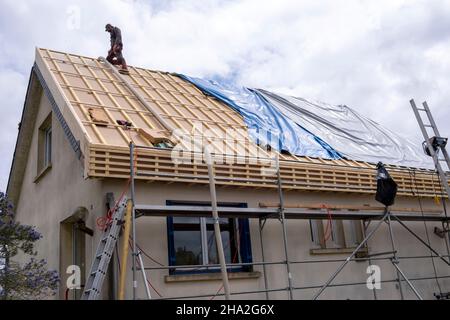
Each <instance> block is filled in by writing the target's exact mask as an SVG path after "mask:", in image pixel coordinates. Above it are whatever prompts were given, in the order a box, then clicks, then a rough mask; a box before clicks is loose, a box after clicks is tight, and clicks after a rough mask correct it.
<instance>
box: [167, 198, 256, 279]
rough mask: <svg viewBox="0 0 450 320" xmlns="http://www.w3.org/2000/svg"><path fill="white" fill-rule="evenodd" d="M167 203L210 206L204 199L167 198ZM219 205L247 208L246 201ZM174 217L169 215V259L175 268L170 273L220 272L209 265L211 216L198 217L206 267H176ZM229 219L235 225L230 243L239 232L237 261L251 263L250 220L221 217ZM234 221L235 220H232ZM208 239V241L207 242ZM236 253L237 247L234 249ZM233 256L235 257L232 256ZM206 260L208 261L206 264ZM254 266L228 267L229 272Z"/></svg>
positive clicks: (247, 270) (247, 269) (249, 268)
mask: <svg viewBox="0 0 450 320" xmlns="http://www.w3.org/2000/svg"><path fill="white" fill-rule="evenodd" d="M166 205H168V206H175V205H178V206H180V205H187V206H210V205H211V203H210V202H204V201H198V202H197V201H175V200H167V201H166ZM217 205H218V206H219V207H235V208H247V207H248V206H247V204H246V203H218V204H217ZM173 218H174V217H173V216H168V217H167V240H168V249H169V250H168V259H169V266H173V267H174V268H170V269H169V274H170V275H180V274H204V273H219V272H220V267H208V265H210V264H209V256H208V252H207V247H208V245H207V240H208V238H207V230H206V229H207V226H206V224H207V219H208V218H209V217H196V218H199V224H200V232H201V238H202V240H201V246H202V263H201V264H203V265H204V267H201V268H192V269H186V268H182V269H177V268H176V251H175V238H174V233H175V232H176V230H175V228H174V224H176V223H174V219H173ZM221 219H228V223H230V224H231V227H233V229H234V230H233V233H232V234H230V243H231V242H234V241H235V237H236V235H237V234H239V253H238V254H237V257H238V259H237V260H238V261H237V262H236V263H251V262H253V259H252V251H251V239H250V226H249V220H248V219H247V218H221ZM231 221H233V222H231ZM205 240H206V242H205ZM234 250H235V251H234V252H231V255H232V256H233V253H234V254H236V250H237V248H235V249H234ZM232 258H233V257H232ZM205 262H208V263H207V264H205ZM252 269H253V268H252V266H233V267H227V270H228V272H250V271H252Z"/></svg>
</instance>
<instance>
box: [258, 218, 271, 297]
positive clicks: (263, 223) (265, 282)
mask: <svg viewBox="0 0 450 320" xmlns="http://www.w3.org/2000/svg"><path fill="white" fill-rule="evenodd" d="M258 221H259V242H260V245H261V260H262V261H263V262H265V261H266V258H265V255H264V241H263V236H262V232H263V229H264V225H265V223H266V221H267V220H264V222H263V221H262V219H261V218H260V219H258ZM262 268H263V276H264V290H265V291H266V292H265V293H266V300H269V292H268V291H267V289H268V288H269V285H268V281H267V268H266V264H263V265H262Z"/></svg>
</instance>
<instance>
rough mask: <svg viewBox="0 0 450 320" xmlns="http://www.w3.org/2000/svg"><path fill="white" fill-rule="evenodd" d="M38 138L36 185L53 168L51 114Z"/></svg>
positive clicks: (40, 127) (42, 126)
mask: <svg viewBox="0 0 450 320" xmlns="http://www.w3.org/2000/svg"><path fill="white" fill-rule="evenodd" d="M37 136H38V137H37V158H36V159H37V161H36V171H37V172H36V178H35V179H34V182H35V183H37V182H38V181H39V180H40V179H41V177H43V176H44V175H45V174H46V173H47V171H48V170H49V169H50V168H51V167H52V153H53V126H52V113H51V112H50V113H49V115H48V116H47V117H46V118H45V120H44V121H42V123H41V125H40V126H39V129H38V134H37Z"/></svg>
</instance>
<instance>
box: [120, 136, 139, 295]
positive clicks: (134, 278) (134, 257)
mask: <svg viewBox="0 0 450 320" xmlns="http://www.w3.org/2000/svg"><path fill="white" fill-rule="evenodd" d="M134 171H135V168H134V143H133V142H130V179H131V181H130V183H131V202H132V211H131V219H132V223H131V225H132V232H131V233H132V238H133V243H132V245H133V252H132V256H133V259H132V260H133V300H136V289H137V281H136V210H135V207H136V202H135V193H134V174H135V172H134ZM125 241H128V239H125ZM123 267H124V268H125V267H126V266H123Z"/></svg>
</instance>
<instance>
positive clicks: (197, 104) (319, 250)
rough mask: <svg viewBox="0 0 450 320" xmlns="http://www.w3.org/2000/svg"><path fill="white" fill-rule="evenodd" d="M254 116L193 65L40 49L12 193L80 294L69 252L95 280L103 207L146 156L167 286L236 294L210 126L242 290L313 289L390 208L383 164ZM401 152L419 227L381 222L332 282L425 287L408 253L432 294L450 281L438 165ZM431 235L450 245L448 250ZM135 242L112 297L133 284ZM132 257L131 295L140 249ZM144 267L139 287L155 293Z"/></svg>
mask: <svg viewBox="0 0 450 320" xmlns="http://www.w3.org/2000/svg"><path fill="white" fill-rule="evenodd" d="M124 79H125V80H124ZM130 88H131V89H130ZM146 104H149V105H151V107H152V110H149V109H148V108H147V107H146ZM164 123H166V124H168V126H170V127H172V128H176V129H178V132H170V130H168V128H167V127H166V126H165V125H164ZM247 129H248V128H247V125H246V123H245V121H244V117H243V116H242V115H241V114H239V113H238V112H237V111H236V110H235V109H233V108H231V107H230V105H227V104H226V103H224V102H223V101H221V100H220V99H218V98H217V97H215V96H213V95H207V94H205V93H204V91H202V90H200V89H199V87H198V86H196V85H194V83H193V82H191V81H188V80H187V79H186V78H183V77H180V76H177V75H174V74H170V73H165V72H159V71H152V70H145V69H142V68H137V67H131V68H130V75H129V76H123V78H119V77H118V76H117V75H116V74H115V73H114V72H112V71H111V69H110V68H109V66H107V65H106V64H105V63H103V62H101V61H98V60H97V59H94V58H89V57H83V56H79V55H74V54H69V53H63V52H57V51H52V50H47V49H40V48H39V49H36V60H35V64H34V66H33V68H32V71H31V74H30V81H29V85H28V91H27V95H26V98H25V103H24V109H23V114H22V119H21V123H20V130H19V134H18V139H17V144H16V149H15V153H14V160H13V165H12V168H11V173H10V178H9V182H8V189H7V193H8V195H9V197H10V199H11V200H12V202H13V203H14V206H15V208H16V212H17V219H18V220H20V221H21V222H23V223H26V224H31V225H35V226H36V227H37V228H38V230H39V231H40V232H42V234H43V239H42V240H40V242H39V244H38V248H37V250H38V252H39V255H40V256H41V257H43V258H46V259H47V260H48V263H49V265H50V267H51V268H55V269H57V270H59V272H60V274H61V278H62V282H61V288H60V293H59V296H58V298H60V299H64V298H68V299H77V298H79V297H80V294H81V291H82V290H81V289H80V290H71V291H67V287H66V279H67V278H68V276H69V275H70V273H67V268H68V267H69V266H71V265H77V266H79V267H80V269H81V274H82V279H81V283H82V284H83V283H84V282H85V281H86V277H87V276H88V273H89V267H90V265H91V263H92V259H93V255H94V253H95V250H96V247H97V245H98V243H99V241H100V238H101V236H102V234H103V231H102V228H101V227H102V222H103V221H104V220H102V217H104V216H105V215H106V213H107V211H108V208H109V207H111V206H112V205H113V204H114V202H116V201H117V200H118V199H121V198H122V197H121V195H124V196H125V197H130V196H131V195H130V193H129V188H130V172H131V168H133V169H134V170H135V176H134V179H133V180H134V181H133V187H134V193H135V204H136V206H138V204H139V206H140V210H138V208H137V210H136V214H137V218H136V229H135V232H136V239H135V240H136V242H137V244H138V246H139V248H140V251H141V253H142V255H141V257H142V259H143V261H144V265H145V274H146V276H147V277H148V280H149V282H150V284H151V294H152V297H153V298H170V297H172V298H177V297H178V298H182V297H191V296H195V297H198V298H204V299H209V298H216V299H222V298H223V291H222V278H221V274H220V272H218V271H219V268H218V267H217V264H218V263H219V260H218V254H217V249H216V246H215V240H214V236H213V220H212V218H211V209H210V206H211V196H210V190H209V178H208V170H207V166H206V164H205V163H204V161H203V159H202V150H201V149H200V150H198V149H196V144H195V143H192V140H195V139H200V141H201V142H207V143H208V144H209V145H210V148H211V149H210V150H211V151H212V153H213V154H214V155H215V160H216V162H215V163H214V165H213V166H214V170H215V187H216V191H217V202H218V206H219V214H220V220H219V221H220V227H221V233H222V239H223V250H224V253H225V258H226V261H227V263H232V264H235V266H231V267H230V269H229V270H228V271H229V272H228V275H229V278H230V287H231V292H232V293H234V294H233V295H232V298H236V299H237V298H241V299H265V298H270V299H287V298H289V297H290V294H292V296H293V298H294V299H311V298H312V297H313V296H314V294H315V293H316V292H317V291H318V290H319V288H320V287H321V286H322V285H323V284H324V283H325V282H326V280H328V278H329V277H330V276H331V275H332V274H333V272H334V271H335V270H336V269H337V268H338V266H339V264H340V263H342V262H343V261H345V259H346V258H347V256H349V255H350V254H351V253H352V252H353V251H354V249H355V248H356V247H357V246H358V244H359V243H361V241H362V239H363V238H364V236H365V235H366V234H367V233H368V232H370V230H372V228H373V226H374V225H375V224H377V223H378V221H379V220H380V218H381V217H382V216H383V212H384V211H383V210H384V208H383V206H381V205H380V204H379V203H378V202H376V201H375V199H374V198H375V197H374V195H375V192H376V186H377V182H376V180H375V174H376V169H375V164H374V163H370V162H365V161H361V160H353V159H348V158H334V159H327V158H324V157H311V156H296V155H295V154H291V153H287V152H280V153H278V152H277V151H276V148H271V147H270V146H267V145H266V144H265V143H263V144H256V143H255V142H254V141H255V140H254V139H252V138H251V137H250V135H249V133H248V130H247ZM229 130H231V131H232V132H233V137H232V138H233V139H230V138H229V137H228V136H227V134H228V132H229ZM175 131H177V130H175ZM186 136H187V139H186ZM130 142H132V145H133V146H134V149H133V151H132V152H130ZM223 149H225V150H227V152H224V153H222V154H221V153H220V151H221V150H223ZM183 150H187V151H185V152H183ZM130 155H132V156H133V159H132V160H131V161H130ZM217 155H218V156H217ZM216 156H217V157H216ZM274 159H278V160H274ZM130 162H131V164H130ZM278 168H279V170H278ZM387 168H388V170H389V172H390V174H391V175H392V177H393V178H394V180H395V181H396V182H397V184H398V192H397V198H396V202H395V205H394V206H393V207H392V208H391V212H392V213H393V214H395V215H396V216H397V217H399V218H400V219H401V221H404V222H403V223H404V224H405V225H406V226H407V227H408V229H409V230H410V231H411V232H410V231H408V229H406V228H405V227H404V226H403V225H401V224H400V223H398V222H397V221H396V220H395V221H392V222H391V224H390V226H392V229H391V231H392V233H393V239H394V241H393V242H392V241H391V238H390V229H389V225H388V224H384V223H383V224H381V225H380V227H379V229H378V230H377V232H376V233H374V234H373V237H372V238H371V239H370V241H369V242H368V245H364V246H362V247H361V248H360V250H358V252H357V255H356V257H357V259H356V260H353V261H351V262H349V263H348V265H347V266H346V267H345V268H344V269H343V270H342V272H341V273H339V275H338V277H337V278H336V279H334V281H333V282H332V283H331V285H330V286H329V287H327V288H326V290H325V291H324V292H323V294H322V295H321V296H320V298H323V299H373V298H374V297H375V296H376V297H377V298H378V299H400V298H402V297H403V298H405V299H414V298H416V295H415V293H414V291H413V290H412V288H411V287H410V286H409V285H408V283H407V282H406V281H405V279H404V278H403V277H402V276H401V274H400V273H399V272H398V270H397V269H396V267H395V266H398V267H400V268H401V269H400V270H402V272H403V274H404V275H405V276H406V277H407V278H408V279H409V280H410V281H411V283H412V284H413V285H414V288H416V290H417V291H418V292H419V293H420V295H421V296H422V297H423V298H426V299H433V298H434V296H433V294H435V293H439V290H441V291H443V292H448V291H450V280H449V277H450V276H449V273H448V272H449V270H448V264H447V262H446V260H448V255H449V252H448V236H446V235H444V236H442V235H441V234H439V232H437V233H435V228H437V230H442V228H443V226H444V222H445V221H446V217H445V212H444V209H443V206H442V204H443V201H446V200H445V197H443V196H442V188H441V187H440V185H439V181H438V179H437V177H436V176H435V175H433V173H432V171H430V170H427V169H418V168H413V167H407V166H401V165H389V166H387ZM278 173H280V178H281V179H278ZM280 191H281V193H280ZM280 200H281V201H280ZM280 205H282V209H283V213H284V214H285V216H284V217H282V219H278V218H280V215H279V214H278V213H279V208H280ZM425 230H427V231H428V232H427V233H426V232H425ZM284 231H285V232H284ZM419 239H420V240H422V242H421V241H420V240H419ZM285 240H286V242H285ZM123 241H126V240H124V239H121V242H123ZM424 243H425V244H426V245H429V246H430V247H432V248H433V249H434V250H435V251H436V252H438V253H439V254H441V255H442V256H443V257H442V258H439V257H437V258H433V259H432V258H431V257H430V250H429V248H428V247H427V246H426V245H424ZM120 250H121V245H119V246H118V250H117V251H116V253H115V255H114V257H113V262H112V263H111V268H110V272H109V273H108V279H107V281H105V283H104V287H103V291H102V297H103V298H104V299H108V298H109V299H112V298H115V297H116V296H117V285H118V278H117V273H118V269H119V268H123V265H121V264H120V261H119V259H120V254H119V251H120ZM394 256H395V258H396V259H398V261H399V263H398V264H395V263H394V264H393V263H392V261H391V260H392V258H393V257H394ZM394 262H396V261H395V260H394ZM369 264H372V265H377V266H379V268H380V271H381V274H380V277H381V278H380V279H381V289H379V290H372V289H369V288H368V286H367V279H368V278H369V276H370V274H369V273H368V272H367V271H368V266H369ZM203 265H214V266H213V267H209V268H206V267H203ZM177 266H184V267H177ZM189 266H193V267H189ZM287 267H288V268H289V271H290V274H289V275H288V272H287ZM127 269H128V273H127V280H126V298H128V299H131V298H132V297H133V287H132V272H131V259H128V265H127ZM141 272H142V270H141V268H137V270H136V276H137V283H138V284H137V289H136V290H137V291H136V297H137V298H140V299H145V298H146V293H145V286H144V283H143V281H142V277H141ZM399 278H400V279H401V281H399ZM289 279H290V281H289ZM438 284H439V285H438ZM216 293H217V297H215V295H216Z"/></svg>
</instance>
